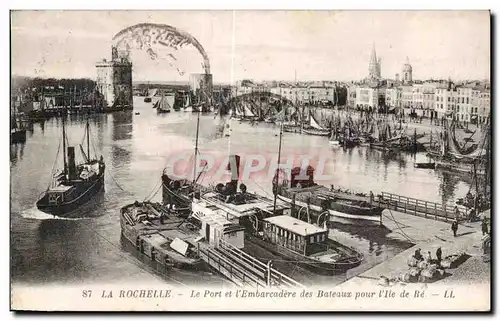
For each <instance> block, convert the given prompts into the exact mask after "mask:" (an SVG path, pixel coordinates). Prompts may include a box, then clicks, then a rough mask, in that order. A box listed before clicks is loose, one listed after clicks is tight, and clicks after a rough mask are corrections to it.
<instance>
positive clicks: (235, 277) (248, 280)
mask: <svg viewBox="0 0 500 321" xmlns="http://www.w3.org/2000/svg"><path fill="white" fill-rule="evenodd" d="M198 255H199V256H200V258H201V259H202V260H203V261H205V262H206V263H207V264H208V265H209V266H211V267H212V268H214V269H215V270H216V271H217V272H219V273H221V274H222V275H224V276H225V277H227V278H228V279H229V280H231V282H233V283H235V284H237V285H239V286H250V287H265V286H266V282H265V281H263V280H262V279H261V278H259V277H257V276H255V275H253V274H252V273H249V271H247V270H245V269H244V268H242V267H241V266H239V265H237V264H235V263H234V262H232V261H231V260H230V259H229V258H228V257H226V256H225V255H223V254H221V253H220V252H218V251H217V250H215V249H213V248H210V247H205V248H202V247H198Z"/></svg>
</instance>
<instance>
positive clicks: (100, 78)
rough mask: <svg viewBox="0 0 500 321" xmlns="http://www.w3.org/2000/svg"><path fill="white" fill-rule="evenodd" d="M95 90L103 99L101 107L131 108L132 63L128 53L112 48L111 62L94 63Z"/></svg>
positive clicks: (104, 60)
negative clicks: (95, 75)
mask: <svg viewBox="0 0 500 321" xmlns="http://www.w3.org/2000/svg"><path fill="white" fill-rule="evenodd" d="M96 70H97V90H98V91H99V93H100V94H101V95H102V96H103V98H104V102H103V103H104V104H105V106H103V107H123V108H132V105H133V104H132V63H131V62H130V59H129V56H128V53H126V52H120V53H119V52H118V50H117V49H116V47H112V53H111V61H107V60H106V59H103V60H102V61H100V62H98V63H96Z"/></svg>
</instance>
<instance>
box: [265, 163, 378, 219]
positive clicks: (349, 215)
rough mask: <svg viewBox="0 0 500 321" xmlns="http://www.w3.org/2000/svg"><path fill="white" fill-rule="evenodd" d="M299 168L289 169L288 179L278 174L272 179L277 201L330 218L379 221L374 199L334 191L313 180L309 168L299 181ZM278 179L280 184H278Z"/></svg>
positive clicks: (312, 173)
mask: <svg viewBox="0 0 500 321" xmlns="http://www.w3.org/2000/svg"><path fill="white" fill-rule="evenodd" d="M300 174H304V173H301V169H300V168H299V167H296V168H294V169H292V171H291V175H290V180H289V181H288V179H287V178H285V179H281V178H280V177H278V175H279V176H281V175H282V172H281V173H277V175H276V176H275V178H274V181H273V186H274V192H275V193H277V195H278V199H280V200H282V201H285V202H288V203H290V204H293V205H294V206H298V207H304V208H307V209H311V210H312V211H314V212H316V213H317V214H318V215H321V214H323V213H328V215H329V217H339V218H343V219H348V220H361V221H365V222H378V223H380V222H381V216H382V211H383V208H382V207H379V206H377V205H376V204H375V202H374V199H373V197H365V196H358V195H355V194H348V193H345V192H337V191H332V190H330V189H328V188H327V187H325V186H321V185H317V184H316V183H314V181H313V176H314V169H313V168H312V167H311V166H309V167H308V169H307V170H306V171H305V175H306V179H304V180H301V179H298V176H299V175H300ZM280 180H281V182H280Z"/></svg>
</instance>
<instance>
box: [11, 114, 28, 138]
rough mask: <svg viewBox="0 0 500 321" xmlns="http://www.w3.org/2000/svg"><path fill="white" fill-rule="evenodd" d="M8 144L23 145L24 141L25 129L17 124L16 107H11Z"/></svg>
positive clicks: (20, 124) (19, 123)
mask: <svg viewBox="0 0 500 321" xmlns="http://www.w3.org/2000/svg"><path fill="white" fill-rule="evenodd" d="M10 126H11V129H10V143H11V144H17V143H24V142H25V141H26V128H24V126H23V125H22V123H21V122H19V120H18V117H17V108H16V106H13V107H12V119H11V120H10Z"/></svg>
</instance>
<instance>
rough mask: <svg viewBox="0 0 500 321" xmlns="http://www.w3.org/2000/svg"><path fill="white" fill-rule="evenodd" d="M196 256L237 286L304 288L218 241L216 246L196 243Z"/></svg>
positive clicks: (270, 263)
mask: <svg viewBox="0 0 500 321" xmlns="http://www.w3.org/2000/svg"><path fill="white" fill-rule="evenodd" d="M197 248H198V255H199V257H200V258H201V259H202V260H203V261H205V263H207V264H208V265H209V266H210V267H212V268H213V269H215V270H216V271H217V272H219V273H220V274H222V275H224V276H225V277H227V278H228V279H229V280H230V281H231V282H233V283H234V284H236V285H238V286H249V287H255V288H259V287H263V288H270V287H277V288H291V287H299V288H303V287H304V286H303V285H302V284H300V283H299V282H297V281H295V280H293V279H292V278H290V277H288V276H286V275H285V274H283V273H281V272H279V271H278V270H276V269H274V268H273V267H272V261H269V262H268V263H267V264H265V263H263V262H261V261H259V260H257V259H256V258H254V257H253V256H251V255H249V254H247V253H245V252H243V251H242V250H240V249H238V248H236V247H234V246H233V245H231V244H229V243H227V242H225V241H224V240H222V239H219V242H218V246H217V247H213V246H211V245H209V244H207V243H205V242H197Z"/></svg>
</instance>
